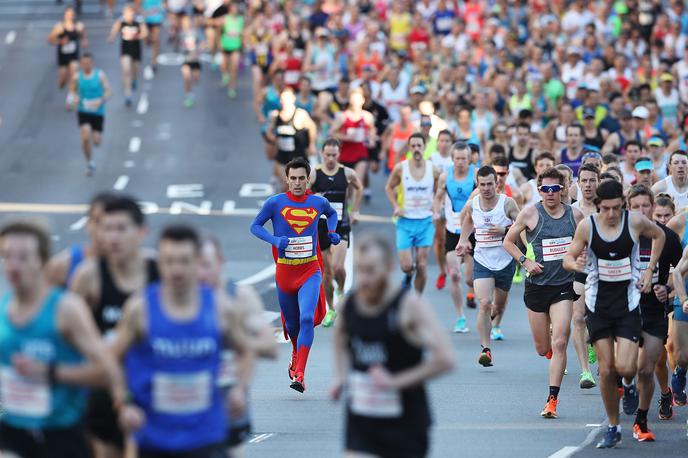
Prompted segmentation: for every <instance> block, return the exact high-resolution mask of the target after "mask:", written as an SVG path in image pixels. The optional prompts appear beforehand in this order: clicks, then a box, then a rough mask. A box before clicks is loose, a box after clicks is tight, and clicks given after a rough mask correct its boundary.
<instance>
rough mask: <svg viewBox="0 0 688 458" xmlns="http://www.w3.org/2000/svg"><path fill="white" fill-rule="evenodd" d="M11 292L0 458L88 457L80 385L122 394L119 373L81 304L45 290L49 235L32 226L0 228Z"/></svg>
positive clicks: (4, 336)
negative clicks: (5, 457) (1, 456)
mask: <svg viewBox="0 0 688 458" xmlns="http://www.w3.org/2000/svg"><path fill="white" fill-rule="evenodd" d="M0 254H1V255H2V260H3V269H4V273H5V278H6V280H7V283H8V284H9V288H10V291H11V292H10V293H9V294H4V295H3V298H2V300H1V301H0V349H2V350H0V369H1V370H0V384H1V386H2V390H0V404H1V405H2V410H3V413H2V419H1V420H0V454H2V455H3V456H7V457H10V456H12V457H16V456H21V457H40V458H62V457H74V458H87V457H89V456H90V449H89V446H88V442H87V440H86V437H85V435H84V432H83V428H82V417H83V415H84V410H85V406H86V390H85V389H84V388H85V387H94V386H98V385H99V386H100V387H101V388H109V389H110V392H111V393H112V398H113V399H114V400H115V402H116V403H121V402H123V400H124V397H125V388H124V382H123V379H122V374H121V372H120V370H119V368H118V367H117V365H116V364H115V361H114V360H113V359H112V357H111V356H110V354H109V352H108V351H107V350H106V349H105V346H104V345H103V342H102V341H101V340H100V338H99V336H98V333H97V331H96V328H95V325H94V323H93V319H92V318H91V316H90V314H89V313H88V309H87V308H86V305H85V304H84V302H83V301H82V300H81V299H80V298H79V297H77V296H76V295H74V294H71V293H65V292H64V291H63V290H62V289H59V288H54V287H51V286H50V283H49V281H48V279H47V276H46V275H45V265H46V263H47V262H48V259H49V258H50V234H48V232H47V231H46V230H45V229H44V228H43V227H41V226H40V225H37V224H35V223H33V222H28V221H15V222H12V223H7V224H5V225H4V226H3V227H2V229H0Z"/></svg>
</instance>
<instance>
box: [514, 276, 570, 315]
mask: <svg viewBox="0 0 688 458" xmlns="http://www.w3.org/2000/svg"><path fill="white" fill-rule="evenodd" d="M576 299H578V294H576V293H575V291H573V283H564V284H563V285H534V284H532V283H528V281H526V287H525V291H524V292H523V301H524V302H525V303H526V307H528V309H529V310H532V311H533V312H538V313H549V307H550V306H551V305H552V304H556V303H557V302H561V301H575V300H576Z"/></svg>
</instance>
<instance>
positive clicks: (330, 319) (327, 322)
mask: <svg viewBox="0 0 688 458" xmlns="http://www.w3.org/2000/svg"><path fill="white" fill-rule="evenodd" d="M336 319H337V312H335V311H334V310H328V311H327V314H325V319H324V320H323V322H322V325H323V326H324V327H326V328H329V327H330V326H332V325H333V324H334V320H336Z"/></svg>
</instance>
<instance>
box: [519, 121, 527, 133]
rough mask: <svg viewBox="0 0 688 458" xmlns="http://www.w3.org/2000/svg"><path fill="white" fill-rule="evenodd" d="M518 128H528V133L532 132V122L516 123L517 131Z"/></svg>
mask: <svg viewBox="0 0 688 458" xmlns="http://www.w3.org/2000/svg"><path fill="white" fill-rule="evenodd" d="M518 129H528V133H530V124H528V123H527V122H519V123H518V124H516V131H518Z"/></svg>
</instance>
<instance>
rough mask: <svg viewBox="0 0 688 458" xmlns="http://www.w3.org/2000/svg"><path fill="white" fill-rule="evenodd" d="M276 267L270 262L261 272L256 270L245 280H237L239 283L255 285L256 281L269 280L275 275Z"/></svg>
mask: <svg viewBox="0 0 688 458" xmlns="http://www.w3.org/2000/svg"><path fill="white" fill-rule="evenodd" d="M275 267H276V266H275V264H270V265H269V266H267V267H266V268H264V269H263V270H261V271H260V272H256V273H255V274H253V275H251V276H250V277H246V278H244V279H243V280H239V281H238V282H237V285H255V284H256V283H260V282H261V281H263V280H267V279H268V278H270V277H274V276H275Z"/></svg>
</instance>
